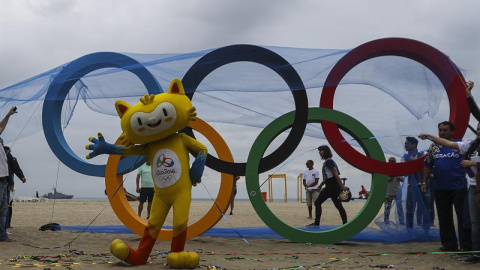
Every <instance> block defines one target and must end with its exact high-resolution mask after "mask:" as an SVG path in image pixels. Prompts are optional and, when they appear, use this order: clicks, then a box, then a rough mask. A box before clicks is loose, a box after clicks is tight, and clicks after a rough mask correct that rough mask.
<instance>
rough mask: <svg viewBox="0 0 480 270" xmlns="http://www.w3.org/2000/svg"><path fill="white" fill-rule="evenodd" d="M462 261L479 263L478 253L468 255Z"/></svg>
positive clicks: (479, 256)
mask: <svg viewBox="0 0 480 270" xmlns="http://www.w3.org/2000/svg"><path fill="white" fill-rule="evenodd" d="M463 262H464V263H479V262H480V255H470V256H469V257H468V258H467V259H466V260H464V261H463Z"/></svg>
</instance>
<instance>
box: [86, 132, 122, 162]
mask: <svg viewBox="0 0 480 270" xmlns="http://www.w3.org/2000/svg"><path fill="white" fill-rule="evenodd" d="M88 140H89V141H91V142H92V143H93V144H87V146H85V148H86V149H87V150H92V152H90V154H88V155H87V159H91V158H93V157H96V156H98V155H101V154H113V155H123V153H124V150H125V148H124V147H123V146H121V145H115V144H111V143H107V142H105V138H104V137H103V135H102V133H100V132H99V133H98V139H97V138H95V137H90V138H88Z"/></svg>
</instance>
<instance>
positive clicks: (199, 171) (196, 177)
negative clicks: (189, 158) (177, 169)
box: [181, 134, 208, 186]
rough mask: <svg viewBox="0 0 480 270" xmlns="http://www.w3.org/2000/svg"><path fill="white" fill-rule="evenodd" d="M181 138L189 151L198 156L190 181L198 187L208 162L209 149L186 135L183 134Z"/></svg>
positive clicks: (191, 171)
mask: <svg viewBox="0 0 480 270" xmlns="http://www.w3.org/2000/svg"><path fill="white" fill-rule="evenodd" d="M181 136H182V140H183V142H184V144H185V147H186V148H187V150H189V151H191V152H193V153H196V154H197V156H196V157H195V161H194V162H193V164H192V168H190V180H191V181H192V184H193V185H194V186H196V185H197V184H198V183H200V182H201V181H202V175H203V169H204V168H205V161H206V160H207V153H208V151H207V147H205V145H203V144H202V143H200V142H199V141H197V140H195V139H193V138H192V137H190V136H188V135H186V134H181Z"/></svg>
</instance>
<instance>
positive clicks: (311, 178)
mask: <svg viewBox="0 0 480 270" xmlns="http://www.w3.org/2000/svg"><path fill="white" fill-rule="evenodd" d="M319 178H320V173H319V172H318V170H316V169H311V170H306V171H305V172H304V173H303V179H305V183H306V184H307V187H308V186H310V185H311V184H313V183H314V182H315V179H319ZM319 185H320V180H319V181H318V183H317V184H316V185H315V186H313V187H308V188H307V189H309V190H310V189H317V188H318V186H319Z"/></svg>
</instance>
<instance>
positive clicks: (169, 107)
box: [115, 79, 197, 146]
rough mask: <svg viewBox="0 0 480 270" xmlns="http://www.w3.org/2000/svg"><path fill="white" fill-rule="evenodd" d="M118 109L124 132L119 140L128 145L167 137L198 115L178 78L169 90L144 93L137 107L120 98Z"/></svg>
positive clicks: (116, 104)
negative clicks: (155, 93) (159, 92)
mask: <svg viewBox="0 0 480 270" xmlns="http://www.w3.org/2000/svg"><path fill="white" fill-rule="evenodd" d="M115 108H116V109H117V113H118V115H119V116H120V119H121V126H122V131H123V133H122V135H121V136H120V140H121V141H122V144H123V145H125V146H129V145H132V144H145V143H150V142H154V141H158V140H161V139H164V138H166V137H168V136H170V135H172V134H174V133H176V132H177V131H179V130H181V129H183V128H185V127H186V126H187V125H188V123H189V122H190V121H194V120H195V117H196V115H197V113H196V112H195V107H193V106H192V103H191V101H190V99H189V98H188V97H187V96H186V95H185V90H184V89H183V85H182V82H181V81H180V80H179V79H174V80H173V81H172V82H171V83H170V86H169V87H168V92H167V93H162V94H158V95H145V96H144V97H142V98H140V102H139V103H137V104H135V105H134V106H131V105H130V104H128V103H126V102H124V101H122V100H118V101H117V102H115Z"/></svg>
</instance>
